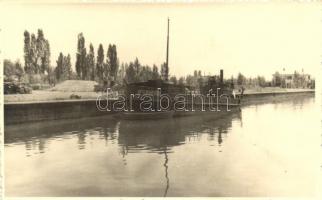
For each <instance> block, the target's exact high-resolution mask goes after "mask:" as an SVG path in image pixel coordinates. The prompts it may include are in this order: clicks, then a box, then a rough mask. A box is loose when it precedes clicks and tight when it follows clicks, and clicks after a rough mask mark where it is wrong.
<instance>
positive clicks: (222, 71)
mask: <svg viewBox="0 0 322 200" xmlns="http://www.w3.org/2000/svg"><path fill="white" fill-rule="evenodd" d="M223 82H224V70H223V69H221V70H220V83H223Z"/></svg>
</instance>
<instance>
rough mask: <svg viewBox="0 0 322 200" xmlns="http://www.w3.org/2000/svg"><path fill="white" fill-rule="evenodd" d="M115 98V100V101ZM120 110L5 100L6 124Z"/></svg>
mask: <svg viewBox="0 0 322 200" xmlns="http://www.w3.org/2000/svg"><path fill="white" fill-rule="evenodd" d="M314 93H315V90H307V89H306V90H299V89H297V90H293V91H283V92H282V91H278V92H276V91H275V92H256V93H255V92H253V93H245V94H244V97H243V100H242V104H241V106H243V105H250V104H256V103H257V102H261V101H267V100H269V101H274V100H276V98H282V99H283V96H284V97H289V95H297V94H299V95H310V94H311V95H312V94H314ZM114 101H115V99H114V100H111V101H109V102H111V104H112V103H113V102H114ZM116 113H117V112H114V111H111V112H102V111H99V110H98V109H97V107H96V98H95V99H66V100H49V101H25V102H5V103H4V116H5V117H4V124H5V125H11V124H19V123H32V122H39V121H47V120H58V119H80V118H85V117H95V116H103V115H104V116H108V115H113V114H116Z"/></svg>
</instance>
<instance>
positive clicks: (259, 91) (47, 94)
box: [4, 87, 315, 104]
mask: <svg viewBox="0 0 322 200" xmlns="http://www.w3.org/2000/svg"><path fill="white" fill-rule="evenodd" d="M314 91H315V90H314V89H290V88H287V89H286V88H273V87H267V88H256V89H246V90H245V92H244V95H245V96H259V95H268V94H269V95H274V94H288V93H314ZM103 94H105V93H102V92H89V91H86V92H77V91H50V90H35V91H33V92H32V94H10V95H4V103H5V104H7V103H32V102H33V103H37V102H61V101H69V100H73V99H71V96H74V97H75V96H77V97H78V98H79V99H81V100H96V99H97V97H98V96H100V95H103Z"/></svg>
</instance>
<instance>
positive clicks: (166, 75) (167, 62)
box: [165, 18, 170, 81]
mask: <svg viewBox="0 0 322 200" xmlns="http://www.w3.org/2000/svg"><path fill="white" fill-rule="evenodd" d="M169 23H170V19H169V18H168V34H167V60H166V71H165V80H166V81H167V80H168V79H169Z"/></svg>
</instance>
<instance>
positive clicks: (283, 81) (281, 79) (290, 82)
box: [272, 72, 314, 88]
mask: <svg viewBox="0 0 322 200" xmlns="http://www.w3.org/2000/svg"><path fill="white" fill-rule="evenodd" d="M272 85H273V86H277V87H282V88H314V79H312V77H311V75H310V74H304V73H298V72H294V73H293V74H280V73H275V74H273V80H272Z"/></svg>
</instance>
